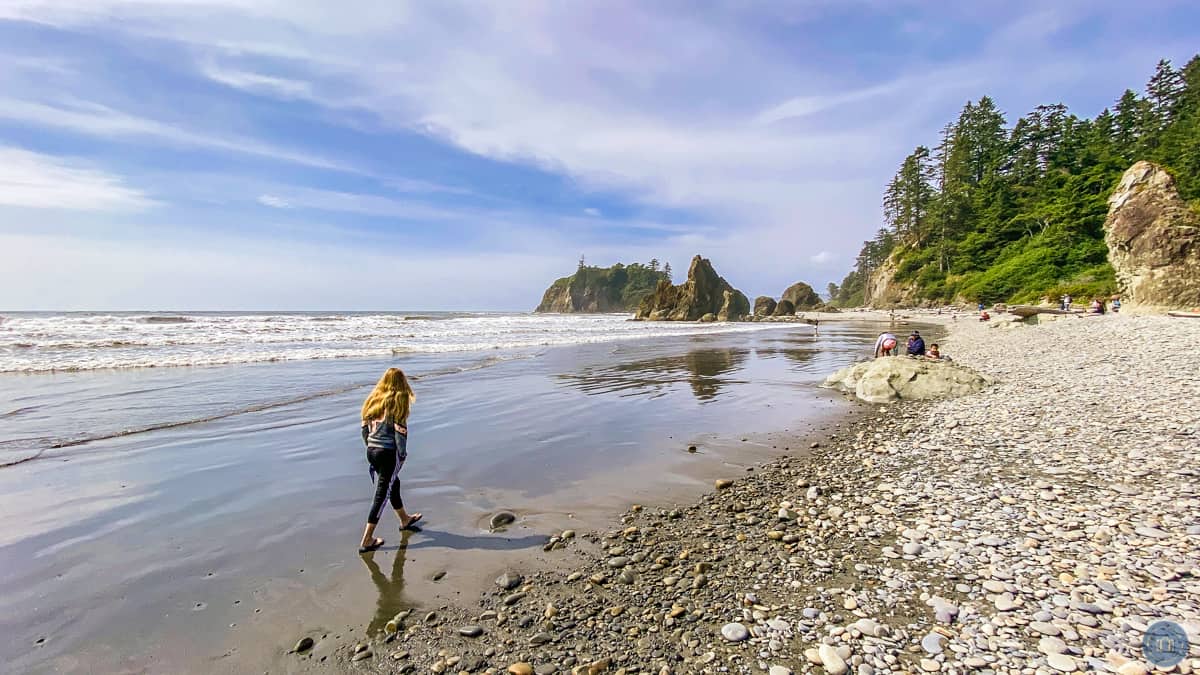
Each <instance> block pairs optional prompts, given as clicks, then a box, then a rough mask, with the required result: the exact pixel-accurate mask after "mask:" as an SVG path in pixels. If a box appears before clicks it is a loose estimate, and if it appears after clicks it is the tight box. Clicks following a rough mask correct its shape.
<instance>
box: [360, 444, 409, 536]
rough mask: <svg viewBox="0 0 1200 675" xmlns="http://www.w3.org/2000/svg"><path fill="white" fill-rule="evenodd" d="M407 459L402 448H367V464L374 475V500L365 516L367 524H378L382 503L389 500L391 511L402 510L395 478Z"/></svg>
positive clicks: (401, 501)
mask: <svg viewBox="0 0 1200 675" xmlns="http://www.w3.org/2000/svg"><path fill="white" fill-rule="evenodd" d="M407 458H408V453H407V452H406V451H405V449H404V448H399V449H397V448H367V463H368V464H370V465H371V473H373V474H374V475H375V499H374V500H373V501H372V502H371V512H370V513H368V514H367V522H368V523H370V524H372V525H376V524H378V523H379V515H380V514H381V513H382V512H383V503H384V502H385V501H388V500H389V499H390V500H391V502H392V508H393V509H396V510H397V511H399V510H400V509H402V508H404V500H403V499H401V498H400V482H399V481H398V480H396V476H397V475H398V474H399V473H400V467H402V466H404V460H405V459H407Z"/></svg>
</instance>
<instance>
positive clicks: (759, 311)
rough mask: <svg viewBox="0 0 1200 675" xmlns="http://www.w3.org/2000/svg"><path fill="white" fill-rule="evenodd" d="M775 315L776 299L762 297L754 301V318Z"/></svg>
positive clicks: (766, 296) (767, 296)
mask: <svg viewBox="0 0 1200 675" xmlns="http://www.w3.org/2000/svg"><path fill="white" fill-rule="evenodd" d="M774 313H775V298H772V297H771V296H769V295H760V296H758V297H757V298H755V299H754V316H771V315H772V314H774Z"/></svg>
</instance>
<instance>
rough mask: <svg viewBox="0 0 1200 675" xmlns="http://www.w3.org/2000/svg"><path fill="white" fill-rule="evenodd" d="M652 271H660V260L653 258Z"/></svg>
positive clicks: (651, 262)
mask: <svg viewBox="0 0 1200 675" xmlns="http://www.w3.org/2000/svg"><path fill="white" fill-rule="evenodd" d="M650 271H651V272H657V271H658V258H651V259H650Z"/></svg>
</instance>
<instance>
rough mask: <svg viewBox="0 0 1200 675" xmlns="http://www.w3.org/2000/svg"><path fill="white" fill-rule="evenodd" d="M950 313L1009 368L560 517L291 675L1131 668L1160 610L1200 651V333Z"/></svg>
mask: <svg viewBox="0 0 1200 675" xmlns="http://www.w3.org/2000/svg"><path fill="white" fill-rule="evenodd" d="M914 316H916V315H915V314H914ZM968 319H969V320H968ZM948 329H949V330H950V333H951V335H950V336H949V337H948V338H947V339H945V340H942V341H941V342H942V344H943V347H944V353H946V354H948V355H951V356H952V357H953V358H954V359H956V360H957V361H958V362H960V363H962V364H965V365H968V366H970V367H973V368H976V369H978V370H979V371H981V372H986V373H988V374H989V375H991V376H993V377H995V378H996V379H997V380H998V384H996V385H995V386H993V387H990V388H988V389H986V390H985V391H983V392H982V393H979V394H976V395H973V396H968V397H963V398H958V399H953V400H943V401H936V402H901V403H896V404H892V405H866V404H863V405H859V406H857V408H858V411H857V413H855V416H854V417H852V418H850V419H846V420H844V421H842V422H840V423H838V424H837V425H836V426H833V427H830V429H829V430H827V431H825V432H819V431H818V432H817V433H813V434H810V435H807V436H806V437H802V436H800V435H796V434H779V435H777V436H776V435H772V436H771V438H770V439H769V440H770V442H773V443H776V444H784V443H788V444H790V445H789V450H788V451H787V452H785V453H784V454H783V456H781V457H779V458H778V459H775V460H770V461H767V462H764V463H763V464H761V465H759V466H757V467H750V466H748V467H745V469H744V470H741V471H734V470H732V469H733V467H727V470H726V471H725V472H724V473H723V474H721V475H720V476H719V477H718V478H717V479H716V482H715V483H714V488H712V489H710V491H709V492H708V493H706V494H705V495H703V496H702V497H700V498H699V499H698V500H696V501H694V502H681V503H678V504H668V503H662V502H655V501H653V500H648V501H646V502H643V503H641V504H638V505H633V506H631V507H630V508H629V509H628V510H627V511H626V512H625V513H624V514H623V515H622V516H621V517H620V518H619V519H615V520H613V521H612V522H611V524H610V525H609V527H607V528H605V529H600V530H595V531H586V530H582V529H581V530H579V531H578V532H575V531H567V532H557V533H556V534H557V535H559V536H558V537H555V538H551V539H548V540H547V543H548V544H550V546H548V547H549V548H551V550H549V551H547V552H543V553H538V554H537V555H536V556H534V557H533V559H531V560H529V561H527V562H526V563H525V564H524V565H523V566H519V567H512V568H510V569H509V570H508V573H507V574H505V575H501V576H499V577H498V578H496V579H495V582H494V585H493V586H492V587H491V589H490V590H489V591H488V592H486V593H484V594H482V595H480V596H479V597H478V600H477V601H466V599H464V602H462V603H456V604H453V605H449V604H447V605H442V606H426V607H420V608H415V609H414V611H412V612H410V613H407V614H405V615H402V616H401V617H400V621H399V625H398V629H399V630H398V633H396V634H394V635H392V636H388V637H386V638H385V639H374V640H372V639H368V638H367V637H366V635H365V633H364V631H363V628H365V627H356V629H355V630H353V631H345V632H342V633H339V634H338V635H336V636H335V635H333V634H331V633H329V634H327V633H316V634H311V635H309V636H308V637H312V638H313V639H314V640H315V647H314V648H312V649H310V650H307V651H305V652H304V653H302V654H291V655H288V656H287V659H288V660H287V662H286V669H287V670H295V671H306V670H328V669H335V670H347V671H354V672H360V671H361V672H509V673H532V672H536V673H555V672H576V673H599V672H625V673H633V672H651V673H664V674H665V673H709V672H712V673H716V672H736V673H754V672H764V671H769V672H770V673H771V675H782V674H786V673H789V672H825V673H843V672H849V671H853V672H856V673H859V674H860V675H870V674H871V673H884V672H895V673H901V672H967V671H973V672H982V673H988V672H995V673H1053V672H1084V671H1101V672H1116V673H1122V674H1123V675H1131V674H1134V673H1145V672H1148V671H1149V670H1151V669H1152V665H1151V664H1148V663H1146V662H1145V660H1144V659H1143V656H1142V651H1141V642H1142V637H1143V635H1144V633H1145V631H1146V630H1147V627H1148V626H1150V625H1151V624H1153V623H1154V622H1155V621H1158V620H1162V619H1169V620H1172V621H1175V622H1178V623H1179V624H1180V625H1182V626H1183V627H1184V629H1185V630H1186V631H1187V633H1188V635H1189V638H1190V641H1191V645H1192V646H1191V647H1190V651H1189V653H1188V655H1187V658H1185V659H1184V660H1183V661H1182V662H1181V663H1180V664H1179V665H1177V666H1175V667H1174V672H1181V673H1189V672H1193V671H1194V670H1195V669H1197V668H1200V640H1197V638H1198V637H1200V581H1198V579H1200V567H1198V566H1197V565H1198V564H1200V521H1198V520H1197V513H1200V470H1198V469H1197V468H1196V459H1197V454H1198V449H1200V439H1198V436H1197V434H1198V433H1200V429H1198V426H1200V413H1198V412H1197V411H1198V410H1200V400H1198V399H1200V390H1198V389H1197V388H1196V385H1195V376H1194V373H1195V368H1194V364H1193V363H1192V362H1191V356H1190V354H1191V351H1192V349H1191V347H1192V345H1194V343H1195V339H1196V330H1197V327H1196V326H1195V325H1194V324H1193V323H1189V322H1188V321H1187V320H1177V319H1169V318H1166V317H1130V316H1112V315H1110V316H1105V317H1087V318H1076V317H1070V318H1065V319H1061V320H1058V321H1053V322H1045V323H1042V324H1041V325H1036V326H1020V327H1015V328H995V327H993V326H992V324H983V323H979V322H976V321H974V320H973V318H970V317H969V315H968V316H967V317H959V318H957V319H953V320H951V321H950V322H949V323H948ZM801 443H803V444H804V445H803V446H801ZM374 558H375V560H376V561H378V564H380V565H388V564H392V554H390V553H386V552H385V553H379V554H375V556H374ZM293 637H294V638H296V639H300V638H301V637H305V636H304V635H295V636H293Z"/></svg>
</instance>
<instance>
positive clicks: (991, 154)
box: [831, 56, 1200, 306]
mask: <svg viewBox="0 0 1200 675" xmlns="http://www.w3.org/2000/svg"><path fill="white" fill-rule="evenodd" d="M1142 159H1145V160H1150V161H1153V162H1156V163H1158V164H1161V165H1163V166H1165V167H1166V168H1167V170H1168V171H1170V172H1171V173H1172V174H1173V175H1174V176H1175V178H1176V181H1177V184H1178V186H1179V189H1180V192H1181V194H1182V195H1183V197H1184V198H1185V199H1189V200H1197V199H1198V198H1200V56H1195V57H1193V58H1192V59H1191V60H1190V61H1189V62H1188V63H1187V65H1185V66H1184V67H1183V68H1181V69H1177V68H1175V67H1174V66H1173V65H1172V64H1171V62H1170V61H1167V60H1161V61H1159V62H1158V65H1157V67H1156V68H1155V71H1154V74H1153V75H1152V76H1151V78H1150V80H1149V82H1148V83H1147V84H1146V86H1145V94H1144V95H1139V94H1137V93H1136V92H1134V91H1133V90H1128V89H1127V90H1126V91H1125V92H1124V93H1122V94H1121V95H1120V96H1119V97H1118V98H1117V99H1116V101H1115V102H1114V104H1113V106H1112V107H1111V109H1105V110H1104V111H1103V112H1101V113H1100V114H1099V115H1097V116H1096V117H1095V118H1093V119H1085V118H1081V117H1078V116H1076V115H1075V114H1073V113H1071V112H1070V111H1069V110H1068V109H1067V106H1065V105H1063V104H1062V103H1054V104H1050V105H1040V106H1038V107H1036V108H1034V109H1033V110H1032V111H1030V112H1029V113H1027V114H1026V115H1024V116H1022V117H1020V118H1018V119H1017V120H1016V122H1015V123H1014V124H1012V125H1011V126H1010V125H1009V124H1008V122H1007V121H1006V119H1005V116H1004V114H1003V113H1002V112H1001V111H1000V109H999V108H998V107H997V105H996V103H995V101H993V100H992V99H991V98H989V97H987V96H984V97H982V98H980V99H979V100H978V101H969V102H967V104H966V105H965V106H964V107H963V109H962V111H961V112H960V113H959V115H958V118H957V119H956V120H954V121H952V122H950V123H949V124H947V125H946V126H945V127H944V128H943V129H942V132H941V134H940V138H939V139H938V143H937V145H936V146H934V147H933V148H932V149H930V148H929V147H927V146H924V145H919V146H917V147H916V149H914V150H913V152H912V153H911V154H909V155H908V156H907V157H905V158H904V160H903V161H902V162H901V164H900V167H899V169H898V170H897V171H896V174H895V176H894V177H893V178H892V179H891V180H890V181H889V182H888V184H887V186H886V187H885V190H884V194H883V213H882V215H883V227H882V228H880V229H879V231H878V232H877V233H876V236H875V237H874V238H873V239H871V240H868V241H865V242H863V246H862V249H861V250H860V252H859V254H858V257H857V259H856V260H855V265H854V269H853V270H851V272H850V273H849V274H848V275H846V277H845V279H843V280H842V283H841V284H840V285H837V288H836V290H837V294H836V298H835V300H836V303H837V304H839V305H842V306H853V305H860V304H863V302H864V298H865V292H866V287H867V282H868V279H870V277H871V275H872V274H873V273H874V272H875V271H876V270H878V269H879V268H880V266H882V265H884V264H885V263H888V262H889V261H890V264H891V265H892V266H893V267H894V268H895V273H894V277H893V279H894V281H895V282H897V283H901V284H904V285H905V286H906V287H909V288H911V289H912V290H913V297H915V298H916V299H918V300H920V301H927V302H951V301H956V300H958V301H963V300H965V301H970V302H975V301H983V302H1000V301H1010V302H1012V301H1031V300H1036V299H1037V298H1038V297H1040V296H1043V295H1049V296H1051V297H1057V296H1058V295H1060V294H1062V293H1070V294H1072V295H1074V296H1077V297H1086V296H1091V295H1101V294H1108V293H1111V292H1112V291H1113V290H1115V280H1114V276H1113V270H1112V268H1111V266H1110V265H1109V264H1108V259H1107V255H1108V250H1107V248H1106V246H1105V244H1104V232H1103V224H1104V219H1105V216H1106V215H1107V212H1108V206H1107V199H1108V196H1109V194H1110V193H1111V192H1112V189H1113V188H1114V187H1115V186H1116V183H1117V181H1118V180H1119V179H1120V177H1121V174H1122V173H1123V172H1124V171H1125V169H1127V168H1128V167H1129V166H1130V165H1132V164H1133V163H1134V162H1135V161H1137V160H1142ZM1197 203H1200V202H1197ZM831 290H832V289H831Z"/></svg>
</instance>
